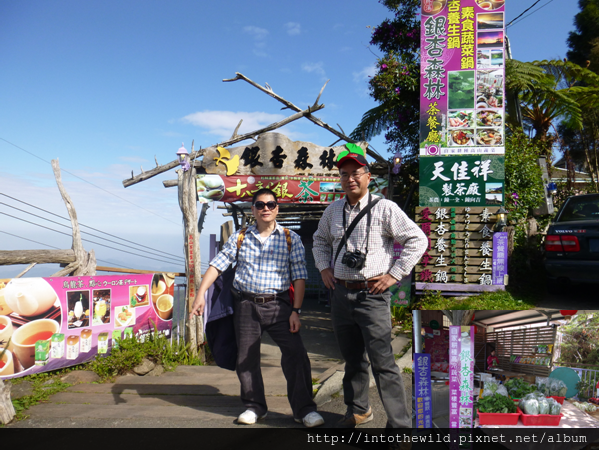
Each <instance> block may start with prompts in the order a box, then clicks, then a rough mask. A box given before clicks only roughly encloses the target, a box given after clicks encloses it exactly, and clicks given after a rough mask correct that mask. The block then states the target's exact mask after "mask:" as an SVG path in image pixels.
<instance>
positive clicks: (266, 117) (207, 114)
mask: <svg viewBox="0 0 599 450" xmlns="http://www.w3.org/2000/svg"><path fill="white" fill-rule="evenodd" d="M284 117H285V116H284V115H282V114H269V113H265V112H260V111H255V112H244V111H237V112H236V111H200V112H195V113H192V114H188V115H187V116H185V117H183V118H182V119H181V121H182V122H183V123H189V124H192V125H195V126H197V127H200V128H204V129H205V130H207V131H208V133H211V134H214V135H216V136H218V137H220V138H223V139H227V138H229V137H231V134H233V130H235V127H236V126H237V124H238V123H239V121H240V120H241V119H243V123H242V124H241V127H240V128H239V131H238V134H244V133H249V132H251V131H254V130H257V129H259V128H263V127H265V126H266V125H269V124H271V123H273V122H278V121H280V120H282V119H283V118H284Z"/></svg>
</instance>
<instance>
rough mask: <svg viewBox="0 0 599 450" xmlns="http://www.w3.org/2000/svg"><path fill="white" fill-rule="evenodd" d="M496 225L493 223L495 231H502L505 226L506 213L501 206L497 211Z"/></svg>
mask: <svg viewBox="0 0 599 450" xmlns="http://www.w3.org/2000/svg"><path fill="white" fill-rule="evenodd" d="M496 214H497V223H495V231H503V229H504V228H505V226H506V225H507V211H506V210H505V208H504V207H503V206H502V207H500V208H499V209H498V210H497V213H496Z"/></svg>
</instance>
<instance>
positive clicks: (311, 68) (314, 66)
mask: <svg viewBox="0 0 599 450" xmlns="http://www.w3.org/2000/svg"><path fill="white" fill-rule="evenodd" d="M323 65H324V63H323V62H322V61H321V62H317V63H304V64H302V70H303V71H304V72H308V73H312V72H314V73H316V74H318V75H321V76H323V77H326V75H327V74H326V72H325V71H324V68H323V67H322V66H323Z"/></svg>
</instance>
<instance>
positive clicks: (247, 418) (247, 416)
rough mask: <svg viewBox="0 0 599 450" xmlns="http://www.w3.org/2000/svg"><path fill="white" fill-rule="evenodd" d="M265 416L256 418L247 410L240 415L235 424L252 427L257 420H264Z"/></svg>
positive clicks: (254, 414)
mask: <svg viewBox="0 0 599 450" xmlns="http://www.w3.org/2000/svg"><path fill="white" fill-rule="evenodd" d="M265 417H266V414H264V415H263V416H258V414H256V413H255V412H254V411H252V410H251V409H248V410H247V411H245V412H243V413H241V414H240V415H239V417H238V418H237V423H242V424H244V425H254V424H255V423H256V421H257V420H259V419H264V418H265Z"/></svg>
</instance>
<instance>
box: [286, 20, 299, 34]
mask: <svg viewBox="0 0 599 450" xmlns="http://www.w3.org/2000/svg"><path fill="white" fill-rule="evenodd" d="M285 28H286V29H287V34H288V35H289V36H297V35H298V34H300V33H301V32H302V26H301V25H300V24H299V23H297V22H287V23H286V24H285Z"/></svg>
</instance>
